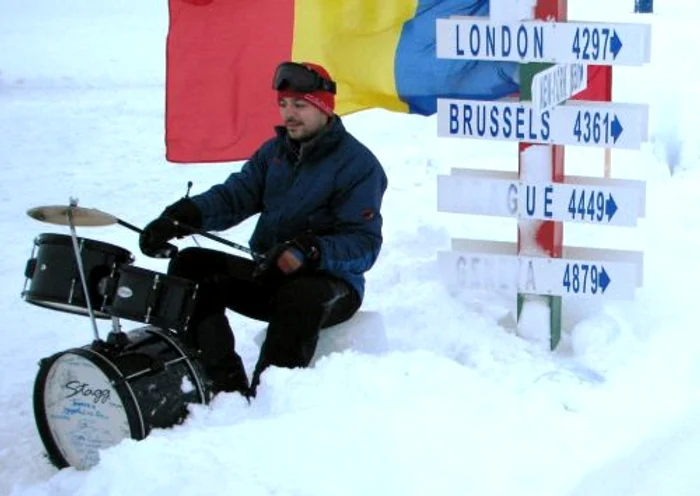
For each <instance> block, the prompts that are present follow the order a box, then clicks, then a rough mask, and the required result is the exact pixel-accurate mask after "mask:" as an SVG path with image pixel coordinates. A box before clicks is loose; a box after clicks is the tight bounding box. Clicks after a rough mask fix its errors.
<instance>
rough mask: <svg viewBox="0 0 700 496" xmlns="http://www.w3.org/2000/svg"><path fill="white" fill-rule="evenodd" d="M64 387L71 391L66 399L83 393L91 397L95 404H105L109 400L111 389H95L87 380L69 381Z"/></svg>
mask: <svg viewBox="0 0 700 496" xmlns="http://www.w3.org/2000/svg"><path fill="white" fill-rule="evenodd" d="M63 388H64V389H67V390H69V391H71V393H70V394H68V395H67V396H66V399H67V398H72V397H74V396H77V395H82V396H87V397H91V398H92V401H93V403H95V404H97V403H103V404H104V403H107V401H109V393H110V390H109V389H94V388H93V387H91V386H90V384H88V383H87V382H80V381H69V382H67V383H66V384H65V385H64V386H63Z"/></svg>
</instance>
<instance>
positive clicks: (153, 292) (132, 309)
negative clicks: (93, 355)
mask: <svg viewBox="0 0 700 496" xmlns="http://www.w3.org/2000/svg"><path fill="white" fill-rule="evenodd" d="M108 285H109V298H107V302H106V304H105V306H104V311H105V312H106V313H108V314H109V315H112V316H113V317H120V318H124V319H128V320H133V321H136V322H142V323H144V324H151V325H155V326H158V327H163V328H165V329H172V330H175V331H178V332H184V331H186V330H187V328H188V324H189V321H190V317H191V315H192V312H193V311H194V305H195V302H196V298H197V289H198V285H197V284H196V283H195V282H193V281H190V280H189V279H184V278H182V277H177V276H172V275H167V274H162V273H159V272H154V271H152V270H148V269H144V268H141V267H136V266H133V265H122V266H120V267H118V268H117V269H116V270H115V271H114V273H113V274H112V275H111V276H110V278H109V282H108Z"/></svg>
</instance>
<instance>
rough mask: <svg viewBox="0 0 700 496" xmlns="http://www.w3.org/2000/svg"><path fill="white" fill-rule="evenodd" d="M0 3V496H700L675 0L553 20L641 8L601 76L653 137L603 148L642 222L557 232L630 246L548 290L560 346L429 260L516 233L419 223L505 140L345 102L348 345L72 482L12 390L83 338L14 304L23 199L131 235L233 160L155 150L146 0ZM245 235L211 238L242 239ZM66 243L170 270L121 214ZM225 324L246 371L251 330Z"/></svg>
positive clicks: (587, 158) (698, 170)
mask: <svg viewBox="0 0 700 496" xmlns="http://www.w3.org/2000/svg"><path fill="white" fill-rule="evenodd" d="M0 2H1V4H0V5H1V7H2V11H3V13H6V14H7V15H3V16H2V18H0V46H2V47H3V48H4V49H3V50H1V51H0V109H1V111H0V136H2V138H1V146H0V170H1V171H2V175H3V181H2V183H0V204H1V206H2V208H0V226H2V230H3V231H4V232H5V235H4V239H5V242H4V243H3V244H2V248H1V249H2V256H0V275H1V276H2V281H3V284H2V285H0V310H1V311H2V314H3V315H4V316H5V319H4V322H5V324H4V326H3V330H4V332H3V336H4V340H3V342H4V346H3V347H2V348H1V349H0V367H1V369H2V376H1V377H2V378H1V379H0V408H1V409H2V410H3V411H4V412H5V417H4V418H5V420H4V422H2V424H0V494H12V495H14V496H20V495H82V496H86V495H106V494H110V495H127V494H129V495H131V494H152V495H168V496H172V495H176V494H183V495H184V494H202V495H206V494H212V495H214V494H221V492H222V491H226V492H230V493H231V494H245V495H246V496H255V495H271V494H280V495H281V494H284V495H302V494H303V495H329V494H333V495H345V494H347V495H358V494H368V495H369V494H371V495H389V494H392V495H393V494H396V495H399V494H409V495H422V494H440V495H452V494H454V495H458V494H459V495H462V494H480V495H489V496H491V495H494V496H495V495H514V494H517V495H520V496H524V495H537V496H542V495H547V496H565V495H568V496H584V495H586V496H587V495H596V496H600V495H619V494H636V495H658V494H697V489H698V488H699V487H700V480H699V479H698V477H697V475H695V474H696V470H695V467H694V466H693V465H692V459H693V454H694V453H695V450H696V446H697V445H698V443H700V426H699V425H698V423H697V420H696V418H697V414H698V413H699V412H700V396H699V395H698V385H700V369H699V367H698V365H697V360H696V357H697V356H698V352H699V351H700V341H699V340H698V338H697V336H696V334H697V315H696V314H695V312H694V308H695V306H696V305H697V303H696V294H695V290H693V289H692V287H693V284H694V283H695V282H696V281H697V280H698V278H699V277H700V262H699V261H698V259H697V255H696V254H697V253H698V250H699V249H700V230H698V221H697V212H698V210H699V207H700V196H699V195H698V187H700V167H698V165H699V162H700V146H699V144H700V139H698V137H697V133H696V126H695V125H694V121H693V120H692V119H693V118H694V117H695V116H696V115H697V113H698V110H700V108H699V107H700V106H699V105H698V104H697V102H696V100H695V99H694V92H695V91H696V89H695V87H696V84H695V82H696V79H697V71H696V69H695V67H693V66H692V65H689V64H687V63H685V65H684V64H682V62H685V61H686V60H687V57H686V56H687V52H688V51H689V50H692V49H693V48H692V47H694V46H695V40H694V38H691V35H692V34H693V31H692V30H693V29H694V27H695V25H696V24H697V21H698V19H700V7H698V6H696V4H695V2H691V1H690V0H686V1H680V0H678V1H676V2H673V5H665V4H664V3H661V5H659V6H658V7H657V10H658V13H657V14H654V16H652V17H648V16H633V15H630V14H629V12H630V11H631V9H632V3H633V2H632V1H631V0H629V1H625V2H615V3H616V5H615V7H614V8H613V7H610V5H609V4H610V3H611V2H603V1H601V0H595V1H588V2H583V1H580V2H576V1H571V2H569V3H570V13H571V14H570V18H571V19H581V20H597V21H632V22H653V23H654V32H653V36H654V41H653V53H652V58H653V63H652V64H651V65H650V66H647V67H644V68H629V69H620V70H619V71H618V70H617V69H616V72H615V91H614V97H615V100H616V101H620V102H623V101H627V102H647V103H649V104H650V105H651V134H652V141H651V142H650V143H649V144H647V145H645V146H644V148H643V150H642V151H640V152H614V153H613V168H612V170H613V177H620V178H633V179H642V180H645V181H646V182H647V205H646V211H647V216H646V219H644V220H642V221H641V222H640V225H639V226H638V227H637V228H634V229H630V228H624V229H623V228H604V227H581V226H569V225H567V227H566V234H565V242H566V244H571V245H579V246H591V247H600V248H617V249H634V250H643V251H644V253H645V261H644V287H643V288H641V289H640V290H639V291H638V292H637V295H636V298H635V300H634V301H629V302H616V301H606V302H605V303H604V304H598V303H596V304H592V303H583V302H581V301H577V300H566V301H565V303H564V311H565V316H564V317H565V326H566V332H565V335H564V339H563V343H562V345H561V347H560V349H559V350H558V351H557V352H555V353H549V352H548V351H547V350H545V349H543V348H542V347H541V346H539V345H537V344H536V343H532V342H530V341H527V340H524V339H522V338H521V337H519V336H517V335H516V334H515V333H514V332H513V331H512V327H511V326H509V325H508V324H509V322H510V319H509V316H508V312H509V311H510V310H511V308H512V306H513V304H514V301H513V300H512V298H504V297H502V295H492V294H488V293H483V292H462V293H459V294H452V293H450V292H449V291H448V290H447V289H446V288H445V286H444V284H443V283H442V281H441V280H440V277H439V275H438V273H437V257H436V253H437V251H438V250H444V249H447V248H448V247H449V243H450V238H452V237H473V238H481V239H497V240H505V241H513V240H514V239H515V223H514V221H512V220H511V219H497V218H477V217H466V216H458V215H453V214H440V213H437V211H436V202H437V200H436V176H437V175H438V174H445V173H448V172H449V170H450V168H452V167H472V168H494V169H502V170H514V168H515V164H516V153H517V151H516V145H515V144H506V143H477V142H468V141H461V140H442V139H438V138H436V137H435V134H436V125H435V120H434V119H431V118H417V117H411V116H405V115H397V114H390V113H387V112H383V111H371V112H366V113H363V114H359V115H356V116H352V117H349V118H347V119H346V120H345V122H346V124H347V126H348V128H349V129H350V131H351V132H352V133H354V134H355V135H356V136H357V137H358V138H360V139H361V140H362V141H364V142H365V143H367V144H368V145H369V146H370V147H371V148H372V149H373V150H374V151H375V152H376V154H377V155H378V156H379V158H380V159H381V161H382V162H383V163H384V165H385V168H386V170H387V174H388V176H389V180H390V188H389V190H388V192H387V194H386V197H385V206H384V212H383V213H384V218H385V226H386V227H385V245H384V249H383V251H382V254H381V257H380V259H379V261H378V263H377V265H376V267H375V268H374V269H373V270H372V271H371V272H370V273H369V277H368V291H367V297H366V301H365V304H364V307H363V312H367V315H365V316H364V317H367V319H366V322H370V324H369V325H368V326H366V327H364V328H363V329H361V330H358V331H356V332H358V333H359V337H356V338H355V340H354V343H352V344H351V345H348V344H347V342H343V340H342V339H338V336H339V335H336V336H329V337H327V338H326V339H325V341H324V343H323V347H324V350H325V351H326V352H330V351H335V353H329V354H327V355H326V356H323V357H320V359H319V360H318V361H317V363H316V364H315V366H314V367H312V368H310V369H306V370H294V371H289V370H281V369H272V370H270V371H269V372H268V373H266V374H265V376H264V381H263V385H262V387H261V389H260V393H259V396H258V398H257V399H256V400H255V401H254V402H253V403H252V404H251V405H248V404H246V403H245V402H244V401H243V400H242V398H241V397H240V396H238V395H221V396H219V397H217V398H216V400H215V401H214V403H213V404H211V405H209V406H206V407H205V406H195V407H193V408H192V415H191V416H190V418H189V419H188V420H187V422H186V423H185V424H184V425H181V426H178V427H175V428H173V429H170V430H160V431H156V432H154V433H153V434H152V435H151V436H150V437H149V438H148V439H147V440H145V441H142V442H138V443H137V442H134V441H131V440H127V441H124V442H122V443H121V444H120V445H118V446H116V447H114V448H112V449H109V450H106V451H105V452H103V453H102V455H101V461H100V464H99V465H97V466H96V467H94V468H93V469H91V470H90V471H82V472H80V471H76V470H74V469H65V470H62V471H57V470H55V469H54V468H53V467H52V466H51V465H49V464H48V463H47V462H46V461H45V459H44V458H43V456H42V453H43V452H44V450H43V446H42V444H41V441H40V440H39V437H38V435H37V432H36V427H35V424H34V416H33V411H32V387H33V382H34V379H35V377H36V373H37V361H38V360H39V359H40V358H43V357H46V356H49V355H51V354H53V353H55V352H58V351H62V350H67V349H69V348H72V347H76V346H83V345H86V344H88V343H89V342H90V341H91V339H92V330H91V328H90V325H89V321H88V320H87V319H86V318H85V317H79V316H73V315H70V314H66V313H61V312H56V311H50V310H46V309H43V308H38V307H35V306H33V305H29V304H27V303H26V302H23V301H22V300H21V298H20V292H21V290H22V288H23V285H24V282H25V281H24V275H23V273H24V266H25V262H26V260H27V259H28V258H29V255H30V253H31V248H32V242H33V239H34V237H35V236H37V235H38V234H40V233H44V232H57V233H63V234H67V233H68V230H67V228H65V227H62V226H54V225H49V224H42V223H39V222H37V221H35V220H32V219H30V218H29V217H28V216H26V214H25V212H26V210H27V209H29V208H31V207H35V206H40V205H51V204H65V203H67V201H68V199H69V198H70V197H77V198H79V201H80V205H82V206H86V207H93V208H98V209H101V210H104V211H106V212H109V213H111V214H113V215H116V216H118V217H119V218H120V219H123V220H125V221H127V222H129V223H133V224H136V225H139V226H142V225H144V224H145V223H146V222H148V221H149V220H150V219H151V218H152V217H153V216H154V215H156V214H157V213H159V212H160V210H161V209H162V207H163V206H164V205H166V204H168V203H170V202H172V201H174V200H175V199H177V198H179V197H180V196H181V195H182V194H184V192H185V188H186V183H187V181H188V180H191V181H193V182H194V187H193V191H194V192H197V191H201V190H203V189H206V188H207V187H208V186H209V185H211V184H212V183H214V182H218V181H220V180H223V179H224V178H225V176H226V175H227V174H228V172H229V171H231V170H233V169H235V168H236V167H239V166H240V164H233V165H231V164H222V165H211V166H197V165H192V166H183V165H172V164H168V163H166V162H165V160H164V158H163V157H164V150H163V100H164V96H163V69H164V61H163V44H164V34H165V31H166V29H167V24H166V23H167V12H166V9H165V6H164V5H154V4H150V3H141V2H136V1H134V0H129V1H125V0H121V1H116V0H110V1H106V2H105V1H103V2H100V4H99V6H98V5H97V4H94V3H93V2H89V1H87V0H82V1H80V0H72V1H69V2H65V3H63V4H61V6H60V7H58V6H56V4H55V3H53V2H49V1H48V0H35V1H32V2H23V3H16V2H9V1H8V0H0ZM671 3H672V2H668V4H671ZM622 4H624V5H622ZM627 4H629V5H627ZM603 12H605V14H604V15H603V14H602V13H603ZM7 47H9V49H8V48H7ZM602 162H603V152H602V151H601V150H584V149H576V148H570V149H567V163H566V164H567V165H566V170H567V173H569V174H579V175H591V176H596V177H601V176H602V171H603V163H602ZM671 170H673V172H674V174H671ZM251 226H252V224H251V223H248V224H246V225H243V226H241V227H239V228H236V229H233V230H231V231H229V232H227V233H225V236H226V237H227V238H228V239H230V240H232V241H236V242H239V243H245V242H246V240H247V238H248V234H249V232H250V229H251ZM79 235H81V236H84V237H88V238H91V239H96V240H100V241H103V242H108V243H112V244H115V245H118V246H120V247H122V248H125V249H127V250H130V251H131V252H132V253H133V254H134V255H135V256H136V265H137V266H141V267H146V268H149V269H152V270H164V269H165V263H164V262H162V261H158V260H153V259H148V258H146V257H145V256H143V255H142V254H141V253H140V252H139V250H138V246H137V237H136V235H135V234H134V233H133V232H131V231H129V230H127V229H124V228H122V227H119V226H109V227H101V228H80V229H79ZM188 242H189V241H188ZM188 242H182V243H181V245H182V246H184V245H185V244H187V243H188ZM200 243H202V244H203V245H208V246H212V247H214V246H215V247H218V248H222V249H223V247H222V245H216V244H215V243H213V242H209V241H208V240H200ZM230 319H231V321H232V324H233V326H234V328H235V330H236V333H237V337H238V342H239V351H240V352H241V354H242V356H243V358H244V360H245V362H246V366H247V367H249V368H250V367H252V365H253V364H254V361H255V358H256V353H257V347H258V344H257V341H256V336H257V335H258V333H259V332H260V331H261V329H263V326H262V325H261V324H260V323H257V322H254V321H249V320H246V319H243V318H241V317H238V316H236V315H233V314H231V315H230ZM378 319H379V322H380V323H379V324H378V323H377V322H378ZM100 325H101V332H103V333H104V332H106V331H107V330H108V328H107V327H106V326H105V325H104V323H101V324H100ZM139 326H140V324H138V323H133V328H136V327H139ZM334 337H335V338H336V339H333V338H334Z"/></svg>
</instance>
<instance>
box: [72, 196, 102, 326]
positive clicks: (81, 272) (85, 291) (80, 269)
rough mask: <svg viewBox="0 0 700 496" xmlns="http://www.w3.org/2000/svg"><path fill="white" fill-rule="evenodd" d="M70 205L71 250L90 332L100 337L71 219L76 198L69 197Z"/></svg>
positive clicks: (75, 205) (76, 202) (76, 201)
mask: <svg viewBox="0 0 700 496" xmlns="http://www.w3.org/2000/svg"><path fill="white" fill-rule="evenodd" d="M69 203H70V207H69V208H68V210H67V215H68V225H69V226H70V234H71V241H73V252H74V254H75V262H76V263H77V264H78V274H79V275H80V283H81V284H82V285H83V294H85V295H88V296H86V298H85V302H86V304H87V310H88V315H89V316H90V322H91V323H92V332H93V333H94V335H95V339H100V333H99V331H98V330H97V321H96V319H95V311H94V310H93V309H92V302H91V301H90V296H89V295H90V292H89V291H88V285H87V280H86V279H85V267H83V258H82V256H81V255H80V249H79V248H78V235H77V233H76V232H75V223H74V221H73V210H72V209H73V207H77V206H78V199H77V198H70V200H69Z"/></svg>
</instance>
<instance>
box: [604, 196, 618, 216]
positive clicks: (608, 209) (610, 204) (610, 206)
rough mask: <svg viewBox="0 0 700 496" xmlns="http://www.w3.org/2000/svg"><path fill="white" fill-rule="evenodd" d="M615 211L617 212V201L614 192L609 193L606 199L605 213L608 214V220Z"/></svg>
mask: <svg viewBox="0 0 700 496" xmlns="http://www.w3.org/2000/svg"><path fill="white" fill-rule="evenodd" d="M615 212H617V203H615V200H614V199H613V196H612V193H610V194H608V199H607V200H605V214H606V215H607V216H608V222H610V219H612V218H613V215H615Z"/></svg>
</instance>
